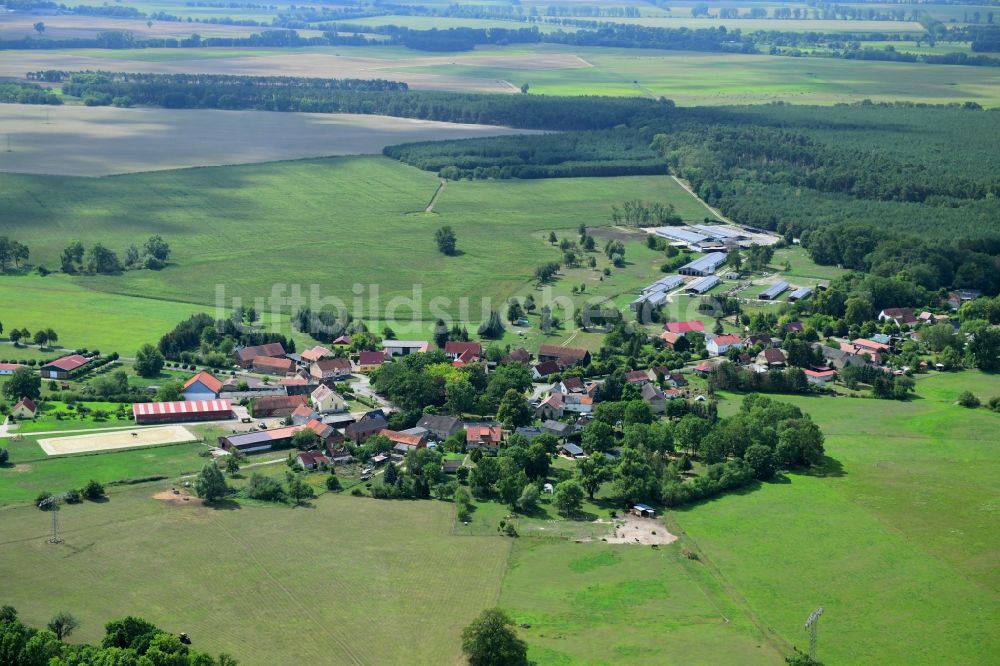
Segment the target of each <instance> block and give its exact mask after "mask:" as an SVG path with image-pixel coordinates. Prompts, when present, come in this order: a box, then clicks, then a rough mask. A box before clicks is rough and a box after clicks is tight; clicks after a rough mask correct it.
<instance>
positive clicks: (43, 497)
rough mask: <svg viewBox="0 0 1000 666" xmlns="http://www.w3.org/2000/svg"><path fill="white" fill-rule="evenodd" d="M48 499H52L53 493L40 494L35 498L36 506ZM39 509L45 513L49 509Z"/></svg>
mask: <svg viewBox="0 0 1000 666" xmlns="http://www.w3.org/2000/svg"><path fill="white" fill-rule="evenodd" d="M48 499H52V493H50V492H48V491H45V490H43V491H42V492H40V493H38V495H36V496H35V506H38V505H39V504H41V503H42V502H44V501H45V500H48ZM38 508H40V509H42V510H43V511H45V510H47V507H45V508H43V507H38Z"/></svg>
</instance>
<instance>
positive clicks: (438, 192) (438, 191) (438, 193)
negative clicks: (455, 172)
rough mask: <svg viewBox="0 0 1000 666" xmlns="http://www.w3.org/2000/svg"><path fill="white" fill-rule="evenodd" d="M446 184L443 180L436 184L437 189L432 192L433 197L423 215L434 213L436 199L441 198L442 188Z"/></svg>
mask: <svg viewBox="0 0 1000 666" xmlns="http://www.w3.org/2000/svg"><path fill="white" fill-rule="evenodd" d="M447 183H448V181H446V180H445V179H444V178H442V179H441V182H439V183H438V186H437V189H436V190H434V195H433V196H431V201H430V203H429V204H427V208H425V209H424V212H425V213H433V212H434V204H436V203H437V200H438V197H439V196H441V193H442V192H444V186H445V185H446V184H447Z"/></svg>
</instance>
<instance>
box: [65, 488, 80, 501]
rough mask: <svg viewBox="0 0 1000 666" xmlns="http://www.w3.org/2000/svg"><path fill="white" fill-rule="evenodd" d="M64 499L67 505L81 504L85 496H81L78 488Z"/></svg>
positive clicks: (68, 492)
mask: <svg viewBox="0 0 1000 666" xmlns="http://www.w3.org/2000/svg"><path fill="white" fill-rule="evenodd" d="M63 499H65V500H66V503H67V504H79V503H80V502H82V501H83V495H81V494H80V491H79V490H77V489H76V488H71V489H70V490H69V491H67V492H66V494H65V495H64V496H63Z"/></svg>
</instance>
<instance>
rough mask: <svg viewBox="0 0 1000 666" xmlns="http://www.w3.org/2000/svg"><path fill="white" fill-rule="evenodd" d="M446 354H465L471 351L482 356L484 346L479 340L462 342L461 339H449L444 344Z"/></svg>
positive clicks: (474, 354)
mask: <svg viewBox="0 0 1000 666" xmlns="http://www.w3.org/2000/svg"><path fill="white" fill-rule="evenodd" d="M444 353H445V354H454V355H456V356H463V355H465V354H466V353H471V354H472V355H473V356H482V354H483V346H482V345H481V344H479V343H478V342H461V341H460V340H449V341H448V342H446V343H445V345H444Z"/></svg>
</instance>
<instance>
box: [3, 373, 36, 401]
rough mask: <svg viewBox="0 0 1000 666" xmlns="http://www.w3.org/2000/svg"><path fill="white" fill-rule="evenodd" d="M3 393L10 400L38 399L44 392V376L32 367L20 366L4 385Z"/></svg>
mask: <svg viewBox="0 0 1000 666" xmlns="http://www.w3.org/2000/svg"><path fill="white" fill-rule="evenodd" d="M3 393H4V395H5V396H7V398H8V399H9V400H20V399H21V398H31V399H32V400H37V399H38V398H39V396H40V395H41V394H42V378H41V377H40V376H39V375H38V373H37V372H33V371H32V370H31V368H18V369H17V370H15V371H14V374H12V375H11V376H10V377H8V379H7V382H6V383H5V384H4V385H3Z"/></svg>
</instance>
